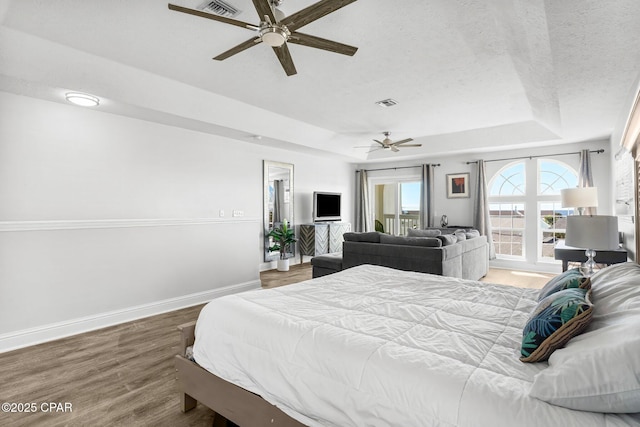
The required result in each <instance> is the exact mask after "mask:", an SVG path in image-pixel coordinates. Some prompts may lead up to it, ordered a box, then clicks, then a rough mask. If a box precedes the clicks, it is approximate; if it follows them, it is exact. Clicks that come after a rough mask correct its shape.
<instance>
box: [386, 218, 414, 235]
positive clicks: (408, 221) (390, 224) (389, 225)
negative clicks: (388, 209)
mask: <svg viewBox="0 0 640 427" xmlns="http://www.w3.org/2000/svg"><path fill="white" fill-rule="evenodd" d="M382 223H383V224H384V232H385V233H387V234H392V235H397V236H406V235H407V230H409V229H410V228H420V214H417V213H416V214H400V230H398V232H396V216H395V215H391V214H385V215H383V221H382Z"/></svg>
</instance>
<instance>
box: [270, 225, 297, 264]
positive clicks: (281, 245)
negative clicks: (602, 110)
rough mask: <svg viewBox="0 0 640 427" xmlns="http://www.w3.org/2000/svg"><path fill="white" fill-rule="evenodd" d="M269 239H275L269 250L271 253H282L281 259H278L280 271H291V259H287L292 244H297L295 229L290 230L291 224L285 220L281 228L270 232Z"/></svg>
mask: <svg viewBox="0 0 640 427" xmlns="http://www.w3.org/2000/svg"><path fill="white" fill-rule="evenodd" d="M269 237H273V240H274V244H273V246H271V247H270V248H269V250H270V251H273V252H275V251H280V259H278V271H289V258H287V250H288V249H289V246H290V245H291V244H292V243H295V242H297V239H296V236H295V232H294V230H293V228H289V224H288V222H287V220H286V219H285V220H284V221H282V224H281V225H280V227H277V228H275V227H274V229H273V230H271V231H270V232H269Z"/></svg>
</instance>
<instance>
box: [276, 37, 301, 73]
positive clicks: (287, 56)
mask: <svg viewBox="0 0 640 427" xmlns="http://www.w3.org/2000/svg"><path fill="white" fill-rule="evenodd" d="M273 51H274V52H275V54H276V56H277V57H278V59H279V60H280V64H282V68H284V72H285V73H287V76H293V75H294V74H297V73H298V72H297V71H296V66H295V65H293V59H291V53H290V52H289V48H288V47H287V44H286V43H285V44H283V45H282V46H280V47H274V48H273Z"/></svg>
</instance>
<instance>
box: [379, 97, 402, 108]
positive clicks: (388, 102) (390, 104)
mask: <svg viewBox="0 0 640 427" xmlns="http://www.w3.org/2000/svg"><path fill="white" fill-rule="evenodd" d="M397 103H398V101H395V100H393V99H391V98H389V99H383V100H382V101H378V102H376V104H378V105H379V106H381V107H393V106H394V105H396V104H397Z"/></svg>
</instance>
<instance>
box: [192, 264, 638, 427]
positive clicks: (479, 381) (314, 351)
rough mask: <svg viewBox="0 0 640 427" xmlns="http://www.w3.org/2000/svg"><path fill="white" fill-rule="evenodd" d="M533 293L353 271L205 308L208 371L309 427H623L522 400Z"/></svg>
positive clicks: (528, 372)
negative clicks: (522, 351)
mask: <svg viewBox="0 0 640 427" xmlns="http://www.w3.org/2000/svg"><path fill="white" fill-rule="evenodd" d="M537 294H538V291H537V290H531V289H521V288H514V287H509V286H501V285H489V284H486V283H480V282H474V281H467V280H461V279H454V278H449V277H442V276H435V275H429V274H422V273H411V272H403V271H398V270H393V269H389V268H386V267H379V266H359V267H354V268H351V269H348V270H345V271H342V272H340V273H337V274H332V275H329V276H324V277H321V278H318V279H314V280H311V281H307V282H303V283H300V284H295V285H289V286H284V287H280V288H275V289H270V290H258V291H250V292H245V293H241V294H236V295H230V296H226V297H222V298H219V299H216V300H213V301H211V302H210V303H209V304H207V306H205V308H204V309H203V310H202V312H201V314H200V317H199V319H198V322H197V325H196V341H195V348H194V356H195V359H196V361H197V362H198V363H199V364H200V365H201V366H202V367H204V368H205V369H207V370H209V371H210V372H212V373H214V374H215V375H217V376H219V377H221V378H224V379H225V380H227V381H230V382H232V383H235V384H237V385H239V386H241V387H243V388H245V389H247V390H250V391H252V392H254V393H257V394H259V395H261V396H262V397H263V398H264V399H266V400H267V401H269V402H271V403H272V404H275V405H276V406H278V407H279V408H281V409H282V410H283V411H285V412H286V413H288V414H289V415H291V416H292V417H293V418H295V419H297V420H299V421H301V422H303V423H304V424H307V425H310V426H340V427H346V426H403V427H407V426H470V427H482V426H491V427H493V426H508V427H514V426H518V427H522V426H535V427H539V426H560V425H567V426H574V425H575V426H582V427H586V426H594V427H596V426H597V427H602V426H622V425H637V424H635V422H637V420H636V421H634V420H633V419H631V418H630V417H627V416H617V415H605V414H599V413H590V412H580V411H573V410H569V409H565V408H561V407H558V406H554V405H550V404H547V403H545V402H542V401H540V400H537V399H534V398H531V397H529V396H528V390H529V388H530V386H531V383H532V379H533V376H534V375H535V374H536V373H537V372H539V371H540V370H541V369H544V368H546V366H547V364H546V363H538V364H525V363H522V362H520V361H519V360H518V357H519V346H520V341H521V337H522V328H523V326H524V323H525V322H526V320H527V318H528V316H529V313H530V312H531V311H532V309H533V307H534V306H535V300H536V297H537Z"/></svg>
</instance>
